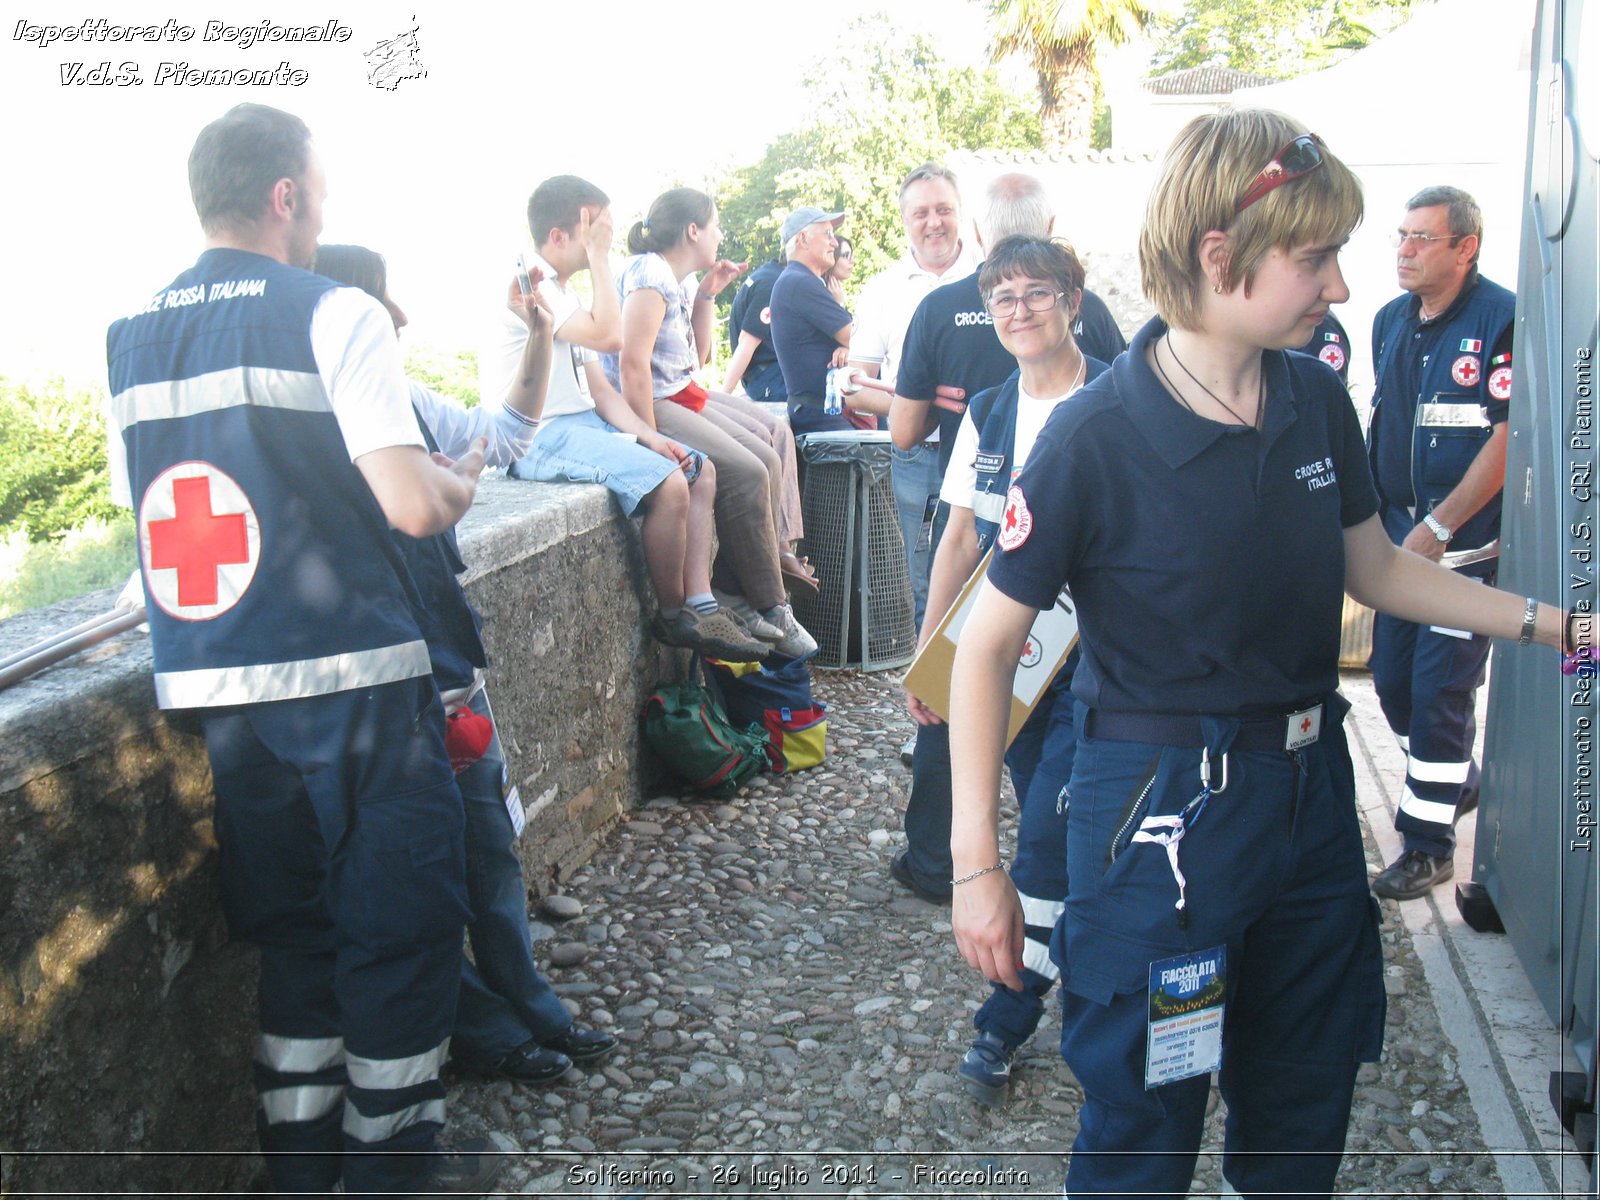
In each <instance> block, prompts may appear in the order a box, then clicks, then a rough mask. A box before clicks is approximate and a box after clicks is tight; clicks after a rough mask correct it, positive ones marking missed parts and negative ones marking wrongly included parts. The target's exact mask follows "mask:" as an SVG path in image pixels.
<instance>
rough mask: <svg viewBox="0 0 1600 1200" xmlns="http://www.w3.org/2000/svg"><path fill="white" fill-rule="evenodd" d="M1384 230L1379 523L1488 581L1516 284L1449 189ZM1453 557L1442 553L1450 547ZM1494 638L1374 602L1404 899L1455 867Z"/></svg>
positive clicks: (1374, 663)
mask: <svg viewBox="0 0 1600 1200" xmlns="http://www.w3.org/2000/svg"><path fill="white" fill-rule="evenodd" d="M1406 210H1407V211H1406V215H1405V219H1404V220H1403V221H1402V222H1401V225H1400V228H1399V230H1398V231H1397V232H1396V233H1395V235H1394V238H1393V241H1394V243H1395V245H1396V247H1397V248H1398V260H1397V267H1398V271H1399V276H1400V286H1401V287H1402V288H1404V289H1405V291H1406V293H1407V294H1406V295H1403V296H1397V297H1396V298H1395V299H1394V300H1392V301H1390V302H1389V303H1388V304H1387V305H1385V306H1384V308H1383V309H1381V310H1380V311H1379V313H1378V315H1377V317H1376V319H1375V320H1374V321H1373V325H1372V345H1373V361H1374V368H1375V379H1376V386H1375V390H1374V392H1373V400H1372V422H1371V426H1370V430H1369V432H1368V453H1369V456H1370V458H1371V462H1372V474H1373V477H1374V479H1375V480H1376V482H1377V485H1378V494H1379V498H1380V500H1381V503H1382V510H1381V511H1382V516H1383V524H1384V528H1385V530H1387V532H1388V534H1389V536H1390V538H1391V539H1393V541H1394V542H1395V544H1396V545H1399V546H1402V547H1404V548H1405V549H1407V550H1411V551H1414V552H1415V553H1417V554H1421V555H1422V556H1424V557H1425V558H1431V559H1433V560H1434V561H1435V562H1438V561H1441V560H1443V561H1444V562H1445V563H1446V564H1447V565H1449V564H1450V562H1451V559H1456V560H1457V561H1460V560H1461V559H1474V555H1473V553H1472V552H1473V551H1478V550H1484V549H1487V550H1488V553H1487V554H1486V555H1483V556H1481V557H1476V558H1475V560H1474V561H1470V562H1462V563H1461V565H1460V566H1459V567H1458V568H1457V569H1458V570H1459V571H1461V572H1462V573H1463V574H1467V575H1471V576H1473V577H1475V578H1478V579H1482V580H1483V581H1484V582H1485V583H1489V584H1493V583H1494V579H1495V570H1496V567H1497V566H1498V561H1499V560H1498V558H1497V557H1496V555H1495V553H1494V546H1493V543H1494V542H1495V541H1496V539H1497V538H1498V537H1499V536H1500V492H1501V488H1502V487H1503V486H1504V483H1505V470H1506V438H1507V433H1506V417H1507V415H1508V410H1509V403H1508V402H1509V400H1510V399H1511V332H1512V318H1513V316H1514V315H1515V310H1516V297H1515V296H1513V295H1512V294H1511V293H1510V292H1508V291H1507V290H1506V289H1505V288H1503V287H1501V286H1500V285H1499V284H1497V283H1493V282H1491V281H1490V280H1488V279H1485V278H1484V277H1483V276H1481V275H1480V274H1479V273H1478V251H1479V248H1480V245H1481V243H1482V241H1483V216H1482V214H1481V213H1480V212H1479V210H1478V205H1477V203H1476V202H1475V201H1474V200H1473V199H1472V197H1471V196H1469V195H1468V194H1467V193H1466V192H1464V191H1462V190H1461V189H1460V188H1453V187H1430V188H1425V189H1424V190H1422V191H1421V192H1418V193H1417V194H1416V195H1415V196H1413V197H1412V198H1411V201H1410V203H1408V204H1407V205H1406ZM1447 555H1448V557H1447ZM1488 657H1489V639H1488V638H1486V637H1481V636H1477V635H1469V634H1467V633H1465V632H1463V631H1461V630H1456V629H1440V628H1437V627H1434V626H1424V625H1416V624H1413V623H1411V622H1409V621H1402V620H1399V619H1398V618H1395V617H1390V616H1385V615H1383V614H1381V613H1380V614H1379V615H1378V617H1377V619H1376V621H1375V622H1374V625H1373V632H1372V658H1371V661H1370V666H1371V668H1372V681H1373V685H1374V687H1375V688H1376V689H1377V692H1378V701H1379V703H1380V704H1381V705H1382V706H1383V713H1384V716H1385V717H1386V718H1387V719H1388V721H1389V727H1390V728H1391V729H1392V730H1394V733H1395V736H1396V737H1397V738H1398V739H1399V740H1400V745H1401V746H1402V747H1403V748H1404V749H1405V751H1406V756H1407V757H1406V782H1405V790H1404V791H1403V792H1402V793H1401V796H1400V810H1399V812H1398V813H1397V814H1396V816H1395V828H1396V829H1398V830H1399V831H1400V833H1401V834H1402V835H1404V838H1405V849H1404V851H1403V853H1402V854H1401V855H1400V857H1399V858H1397V859H1396V860H1395V861H1394V862H1392V863H1390V864H1389V866H1387V867H1386V868H1384V870H1382V871H1381V872H1379V873H1378V875H1377V877H1376V878H1374V879H1373V881H1372V890H1373V891H1374V892H1375V893H1376V894H1377V895H1379V896H1387V897H1389V898H1390V899H1394V900H1414V899H1416V898H1417V897H1419V896H1424V895H1426V894H1427V893H1428V891H1429V890H1430V889H1431V888H1432V887H1433V886H1434V885H1435V884H1438V883H1444V882H1445V881H1447V880H1449V879H1450V878H1451V877H1452V876H1453V875H1454V874H1455V864H1454V862H1453V861H1452V856H1453V855H1454V853H1455V841H1456V838H1455V822H1456V820H1457V819H1458V818H1459V817H1460V816H1462V815H1463V814H1464V813H1468V812H1471V811H1472V809H1474V808H1476V807H1477V804H1478V766H1477V763H1475V762H1474V761H1473V759H1472V741H1473V735H1474V733H1475V732H1476V722H1475V720H1474V716H1473V708H1474V700H1473V695H1474V693H1475V692H1476V691H1477V688H1478V685H1479V684H1481V683H1482V682H1483V669H1484V664H1485V663H1486V662H1487V661H1488Z"/></svg>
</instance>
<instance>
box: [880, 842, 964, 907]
mask: <svg viewBox="0 0 1600 1200" xmlns="http://www.w3.org/2000/svg"><path fill="white" fill-rule="evenodd" d="M910 856H911V851H909V850H902V851H900V853H899V854H896V855H895V856H894V857H893V858H891V859H890V860H889V874H890V875H892V876H894V879H895V882H896V883H898V884H900V885H901V886H902V887H904V888H907V889H908V890H910V891H911V892H914V893H915V894H916V895H917V896H919V897H920V898H922V899H923V900H926V901H927V902H928V903H929V904H949V903H950V889H949V888H945V889H944V890H943V891H942V892H941V891H938V890H936V889H934V888H931V887H928V886H926V885H925V884H923V883H922V882H921V881H920V880H919V879H918V878H917V877H916V876H915V875H913V874H912V873H911V864H910V862H908V861H907V860H908V859H909V858H910Z"/></svg>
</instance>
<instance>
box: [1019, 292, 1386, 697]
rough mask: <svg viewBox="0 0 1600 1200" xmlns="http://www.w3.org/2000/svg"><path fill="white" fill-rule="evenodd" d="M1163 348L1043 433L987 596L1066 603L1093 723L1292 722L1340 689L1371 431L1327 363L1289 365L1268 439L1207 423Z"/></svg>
mask: <svg viewBox="0 0 1600 1200" xmlns="http://www.w3.org/2000/svg"><path fill="white" fill-rule="evenodd" d="M1165 332H1166V325H1165V323H1164V322H1162V321H1161V320H1160V319H1159V318H1156V319H1155V320H1152V321H1151V322H1150V323H1149V324H1147V325H1146V326H1145V327H1144V328H1143V329H1141V330H1140V331H1139V333H1138V334H1137V335H1136V336H1135V337H1134V339H1133V346H1132V347H1131V348H1130V350H1129V352H1128V353H1127V354H1124V355H1123V356H1122V357H1121V358H1119V359H1118V360H1117V361H1116V363H1115V364H1114V365H1113V366H1112V368H1111V369H1110V370H1109V371H1107V372H1106V373H1105V374H1103V375H1101V376H1100V377H1099V378H1098V379H1096V380H1095V381H1094V382H1093V383H1090V384H1088V385H1087V386H1085V387H1084V389H1083V390H1082V391H1081V392H1079V393H1078V395H1077V397H1076V398H1075V399H1074V400H1073V401H1072V403H1070V404H1063V405H1060V406H1059V407H1058V408H1057V409H1056V410H1055V412H1054V413H1053V414H1052V415H1051V417H1050V419H1049V421H1048V422H1046V424H1045V427H1044V430H1043V432H1042V433H1041V434H1040V436H1039V440H1038V442H1036V443H1035V444H1034V448H1033V452H1032V453H1031V454H1030V455H1029V456H1028V463H1027V466H1026V467H1025V468H1024V469H1023V472H1022V474H1021V476H1020V477H1019V478H1018V480H1017V482H1016V484H1015V485H1013V487H1012V489H1011V491H1010V493H1009V496H1008V499H1007V503H1006V510H1005V516H1004V517H1003V519H1002V521H1001V526H1000V535H999V544H1000V552H999V553H997V555H996V557H995V560H994V563H993V565H992V566H991V567H990V569H989V579H990V581H991V582H992V583H993V584H994V585H995V586H996V587H998V588H999V589H1000V591H1002V592H1004V593H1005V594H1006V595H1007V596H1010V597H1011V598H1012V599H1014V600H1017V601H1019V602H1020V603H1023V604H1027V605H1030V606H1032V607H1034V608H1041V609H1042V608H1048V607H1049V606H1050V605H1052V604H1053V603H1054V602H1055V598H1056V596H1057V594H1058V593H1059V592H1060V590H1061V588H1062V586H1063V585H1065V586H1066V587H1067V588H1068V589H1069V590H1070V591H1071V593H1072V596H1073V599H1074V600H1076V602H1077V606H1078V620H1079V626H1080V629H1081V630H1082V634H1083V640H1082V643H1081V644H1082V647H1083V662H1082V665H1081V666H1080V667H1079V668H1078V672H1077V676H1076V678H1075V679H1074V681H1073V685H1072V690H1073V693H1074V694H1075V695H1076V696H1077V697H1078V699H1079V700H1082V701H1083V702H1084V703H1085V704H1087V705H1088V706H1090V707H1091V708H1100V709H1105V710H1107V711H1114V712H1153V713H1174V714H1185V715H1212V716H1247V715H1263V714H1268V713H1282V712H1289V711H1293V710H1294V709H1296V708H1299V707H1301V706H1302V705H1303V704H1304V703H1305V702H1307V701H1310V700H1314V699H1317V698H1319V697H1321V696H1323V695H1326V694H1327V693H1329V692H1332V691H1333V690H1334V689H1335V688H1336V687H1337V686H1338V682H1339V636H1340V614H1341V611H1342V607H1343V601H1344V539H1343V531H1344V530H1345V529H1346V528H1348V527H1350V526H1352V525H1357V524H1359V523H1360V522H1362V521H1364V520H1366V519H1367V518H1368V517H1370V516H1372V515H1373V514H1374V513H1376V512H1377V510H1378V497H1377V493H1376V491H1375V490H1374V488H1373V486H1372V478H1371V475H1370V473H1369V471H1368V468H1367V459H1366V453H1365V449H1364V445H1363V442H1362V437H1361V424H1360V422H1359V421H1358V420H1357V419H1356V414H1355V409H1354V407H1353V406H1352V405H1351V403H1350V397H1349V395H1348V394H1347V393H1346V392H1345V390H1344V388H1343V387H1342V386H1340V384H1339V381H1338V378H1337V377H1336V376H1335V375H1334V374H1333V372H1332V371H1331V370H1330V369H1329V368H1328V367H1327V366H1326V365H1325V364H1323V363H1320V362H1315V361H1313V360H1312V359H1310V358H1307V357H1305V356H1304V355H1300V354H1292V353H1286V352H1283V351H1267V352H1266V353H1265V354H1264V355H1263V359H1262V362H1263V368H1264V370H1265V371H1266V373H1267V397H1268V398H1267V408H1266V413H1265V416H1264V421H1263V427H1262V429H1261V430H1260V431H1257V430H1255V429H1251V428H1248V427H1245V426H1227V425H1222V424H1219V423H1218V422H1215V421H1207V420H1205V419H1203V418H1201V417H1198V416H1196V415H1194V414H1193V413H1191V412H1188V411H1186V410H1185V409H1184V408H1183V407H1182V406H1181V405H1180V404H1179V403H1178V402H1177V401H1176V400H1174V399H1173V398H1172V396H1171V395H1170V394H1169V393H1168V392H1167V391H1166V390H1165V389H1164V388H1163V387H1162V386H1161V384H1160V382H1159V381H1158V380H1157V379H1156V376H1155V373H1154V372H1153V371H1152V370H1151V369H1150V366H1149V363H1148V362H1147V360H1146V354H1147V352H1148V350H1149V347H1150V345H1151V342H1152V341H1153V340H1154V339H1156V338H1159V337H1160V336H1161V335H1162V334H1164V333H1165Z"/></svg>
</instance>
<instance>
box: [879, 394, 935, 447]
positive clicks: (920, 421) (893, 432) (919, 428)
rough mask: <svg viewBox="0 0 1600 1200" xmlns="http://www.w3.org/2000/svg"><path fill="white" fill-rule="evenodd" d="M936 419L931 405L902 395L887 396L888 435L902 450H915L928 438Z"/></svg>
mask: <svg viewBox="0 0 1600 1200" xmlns="http://www.w3.org/2000/svg"><path fill="white" fill-rule="evenodd" d="M935 424H937V420H936V419H935V417H934V413H933V405H931V404H924V403H922V402H921V401H920V400H907V399H906V398H905V397H904V396H901V395H894V396H891V397H890V398H889V437H890V438H891V439H892V440H893V442H894V444H895V445H896V446H898V447H900V449H902V450H915V449H916V448H917V447H918V446H920V445H922V443H923V442H925V441H927V440H928V435H929V434H930V433H932V432H933V427H934V425H935Z"/></svg>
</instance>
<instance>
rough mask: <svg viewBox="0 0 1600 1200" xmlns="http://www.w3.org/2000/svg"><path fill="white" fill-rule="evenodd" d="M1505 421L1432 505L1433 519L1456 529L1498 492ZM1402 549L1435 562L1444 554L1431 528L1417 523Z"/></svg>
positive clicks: (1506, 437) (1501, 479)
mask: <svg viewBox="0 0 1600 1200" xmlns="http://www.w3.org/2000/svg"><path fill="white" fill-rule="evenodd" d="M1507 428H1508V427H1507V424H1506V422H1504V421H1502V422H1501V423H1500V424H1498V425H1496V426H1495V427H1494V430H1493V432H1491V433H1490V434H1489V440H1488V441H1487V442H1485V443H1484V444H1483V447H1482V448H1481V449H1480V450H1479V451H1478V455H1477V457H1476V458H1474V459H1473V460H1472V464H1471V465H1470V466H1469V467H1467V473H1466V474H1465V475H1463V476H1462V477H1461V482H1460V483H1458V484H1456V486H1455V488H1454V489H1452V491H1451V492H1450V494H1449V495H1448V496H1446V497H1445V498H1444V499H1443V500H1441V501H1439V503H1438V504H1437V505H1436V506H1435V507H1434V510H1433V519H1434V520H1435V521H1438V522H1439V524H1441V525H1443V526H1445V528H1447V529H1460V528H1461V527H1462V526H1463V525H1465V524H1466V523H1467V522H1468V521H1470V520H1471V519H1472V518H1473V517H1474V516H1476V515H1477V513H1478V510H1479V509H1481V508H1482V507H1483V506H1484V505H1485V504H1487V503H1489V501H1491V500H1493V499H1494V498H1495V497H1496V496H1498V495H1499V494H1500V490H1501V489H1502V488H1504V487H1505V482H1506V443H1507V441H1509V439H1510V434H1509V433H1508V432H1507ZM1402 549H1405V550H1410V551H1412V552H1414V553H1416V554H1420V555H1422V556H1423V557H1424V558H1431V559H1433V561H1434V562H1438V561H1439V560H1440V559H1441V558H1443V557H1444V552H1445V544H1444V543H1443V542H1441V541H1440V540H1439V539H1438V538H1437V537H1435V536H1434V533H1433V530H1431V529H1429V528H1428V527H1427V526H1426V525H1424V524H1422V523H1420V522H1419V523H1418V524H1417V527H1416V528H1415V529H1413V530H1412V531H1411V532H1410V533H1409V534H1407V535H1406V540H1405V542H1404V543H1403V545H1402Z"/></svg>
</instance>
